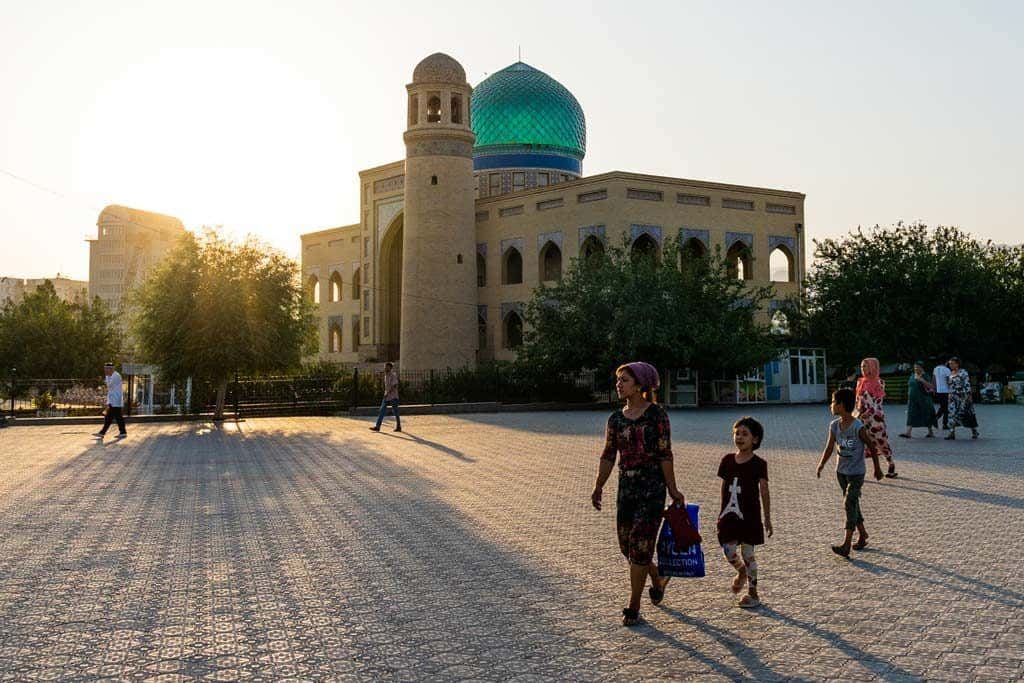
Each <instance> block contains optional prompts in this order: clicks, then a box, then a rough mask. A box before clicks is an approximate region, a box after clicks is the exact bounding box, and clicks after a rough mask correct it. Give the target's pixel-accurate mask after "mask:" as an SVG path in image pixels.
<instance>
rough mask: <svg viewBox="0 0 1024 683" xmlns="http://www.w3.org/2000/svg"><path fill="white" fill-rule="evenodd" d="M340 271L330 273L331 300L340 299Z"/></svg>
mask: <svg viewBox="0 0 1024 683" xmlns="http://www.w3.org/2000/svg"><path fill="white" fill-rule="evenodd" d="M341 285H342V281H341V273H339V272H338V271H334V272H333V273H331V301H341Z"/></svg>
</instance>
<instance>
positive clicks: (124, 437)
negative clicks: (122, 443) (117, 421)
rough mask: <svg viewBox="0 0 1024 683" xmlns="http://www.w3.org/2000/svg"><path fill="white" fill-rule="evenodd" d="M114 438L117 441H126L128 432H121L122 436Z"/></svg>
mask: <svg viewBox="0 0 1024 683" xmlns="http://www.w3.org/2000/svg"><path fill="white" fill-rule="evenodd" d="M114 438H115V439H126V438H128V432H121V433H120V434H118V435H117V436H115V437H114Z"/></svg>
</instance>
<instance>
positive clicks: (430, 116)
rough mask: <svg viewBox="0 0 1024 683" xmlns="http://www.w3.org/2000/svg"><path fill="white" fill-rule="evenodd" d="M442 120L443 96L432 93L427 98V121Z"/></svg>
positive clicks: (435, 121)
mask: <svg viewBox="0 0 1024 683" xmlns="http://www.w3.org/2000/svg"><path fill="white" fill-rule="evenodd" d="M440 120H441V98H440V97H438V96H437V95H431V96H430V99H428V100H427V123H437V122H439V121H440Z"/></svg>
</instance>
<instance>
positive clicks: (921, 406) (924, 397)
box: [900, 361, 936, 439]
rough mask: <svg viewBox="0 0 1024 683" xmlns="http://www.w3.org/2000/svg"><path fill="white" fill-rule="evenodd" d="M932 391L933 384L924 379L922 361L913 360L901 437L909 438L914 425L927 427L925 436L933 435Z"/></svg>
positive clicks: (933, 409)
mask: <svg viewBox="0 0 1024 683" xmlns="http://www.w3.org/2000/svg"><path fill="white" fill-rule="evenodd" d="M934 392H935V385H934V384H932V383H931V382H929V381H928V380H927V379H925V374H924V362H923V361H915V363H914V371H913V372H912V373H911V374H910V379H909V380H907V431H905V432H901V433H900V436H901V437H903V438H904V439H909V438H910V437H911V436H912V435H913V431H914V427H927V428H928V433H927V434H926V435H925V436H927V437H929V438H931V437H933V436H935V434H934V433H933V432H932V430H933V429H934V428H935V426H936V422H935V404H934V403H933V402H932V394H933V393H934Z"/></svg>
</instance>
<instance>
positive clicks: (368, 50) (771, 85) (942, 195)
mask: <svg viewBox="0 0 1024 683" xmlns="http://www.w3.org/2000/svg"><path fill="white" fill-rule="evenodd" d="M286 5H291V6H290V7H289V6H286ZM513 7H514V8H515V9H514V10H513V9H511V8H513ZM1022 35H1024V3H1020V2H972V3H960V2H933V1H920V2H900V3H891V2H860V3H821V2H802V3H797V2H789V3H786V2H783V3H754V2H749V3H719V2H699V3H695V2H679V1H678V0H672V1H669V2H664V3H655V2H644V3H626V2H551V1H550V0H548V1H546V2H531V1H529V0H517V2H515V3H513V4H512V5H509V4H508V3H497V2H494V3H481V2H451V1H448V0H432V1H431V2H400V3H399V2H392V3H377V2H365V1H363V2H348V1H345V0H331V1H322V2H320V1H311V0H295V2H292V3H282V2H274V1H271V0H246V1H245V2H222V1H218V0H198V1H196V0H177V1H176V2H166V1H165V0H159V1H154V0H93V1H91V2H71V1H69V0H68V1H64V2H59V1H54V0H39V1H38V2H26V1H25V0H0V234H2V237H3V249H2V250H0V275H10V276H17V277H39V276H48V275H53V274H55V273H56V272H57V271H60V272H62V273H64V274H67V275H70V276H71V277H76V278H80V279H85V278H86V277H87V276H88V245H87V244H86V243H85V242H84V238H85V236H86V235H87V234H94V233H95V229H96V228H95V223H96V219H97V216H98V214H99V211H100V210H101V209H102V208H103V206H105V205H107V204H115V203H116V204H124V205H128V206H133V207H137V208H140V209H146V210H150V211H157V212H160V213H168V214H171V215H174V216H177V217H179V218H180V219H181V220H182V221H183V222H184V223H185V224H186V226H188V227H189V228H198V227H199V226H201V225H204V224H208V225H214V224H221V225H224V226H225V227H226V228H227V229H229V230H230V231H231V232H233V233H235V234H237V235H242V234H245V233H247V232H252V233H254V234H256V235H258V236H259V237H261V238H263V239H265V240H266V241H268V242H270V243H271V244H273V245H275V246H278V247H280V248H281V249H283V250H285V251H286V252H287V253H289V254H292V255H297V254H298V251H299V238H298V236H299V234H300V233H302V232H308V231H312V230H318V229H322V228H326V227H331V226H336V225H345V224H349V223H353V222H356V221H357V220H358V202H359V191H358V177H357V172H358V171H359V169H363V168H369V167H371V166H376V165H379V164H383V163H388V162H391V161H396V160H398V159H401V158H402V157H403V155H404V147H403V144H402V131H403V129H404V125H405V84H406V83H407V82H408V81H409V80H410V79H411V76H412V69H413V67H414V66H415V65H416V63H417V62H418V61H419V60H420V59H421V58H423V57H424V56H426V55H428V54H430V53H432V52H436V51H442V52H447V53H449V54H451V55H452V56H453V57H455V58H456V59H458V60H459V61H460V62H461V63H462V64H463V66H465V68H466V72H467V74H468V76H469V79H470V82H471V83H472V84H474V85H475V84H476V83H478V82H479V81H480V80H482V79H483V78H484V77H485V76H486V75H487V74H489V73H493V72H494V71H497V70H499V69H501V68H503V67H505V66H507V65H508V64H510V63H512V62H514V61H515V59H516V48H517V46H518V45H521V46H522V51H523V52H522V54H523V60H524V61H525V62H527V63H529V64H531V65H533V66H535V67H537V68H539V69H541V70H543V71H545V72H547V73H548V74H550V75H551V76H553V77H554V78H556V79H557V80H559V81H560V82H561V83H562V84H563V85H565V86H566V87H568V88H569V89H570V90H571V91H572V92H573V93H574V94H575V95H576V97H577V99H579V101H580V103H581V104H582V106H583V109H584V112H585V113H586V116H587V137H588V139H587V147H588V150H587V157H586V159H585V161H584V173H585V174H587V175H591V174H596V173H602V172H605V171H611V170H623V171H633V172H640V173H652V174H659V175H668V176H679V177H684V178H696V179H705V180H715V181H724V182H730V183H738V184H749V185H760V186H767V187H773V188H782V189H791V190H798V191H801V192H804V193H806V194H807V203H806V210H807V215H806V226H807V231H808V234H809V235H810V236H811V237H816V238H822V237H826V236H835V235H839V234H842V233H844V232H846V231H847V230H848V229H850V228H853V227H855V226H857V225H858V224H861V225H865V226H869V225H874V224H876V223H881V224H888V223H892V222H895V221H897V220H900V219H903V220H907V221H910V220H916V219H921V220H924V221H926V222H927V223H929V224H931V225H934V224H938V223H942V224H953V225H959V226H961V227H963V228H965V229H967V230H969V231H971V232H972V233H974V234H976V235H978V236H980V237H983V238H990V239H992V240H995V241H997V242H1012V243H1019V242H1021V241H1022V240H1024V238H1022V231H1021V228H1020V225H1019V219H1018V218H1017V216H1016V215H1015V214H1016V211H1017V210H1018V204H1019V202H1020V200H1021V196H1022V187H1021V185H1022V179H1024V173H1022V165H1024V162H1022V160H1024V126H1022V125H1021V122H1022V121H1024V88H1021V73H1022V67H1024V40H1022V39H1021V36H1022ZM10 174H14V175H16V176H19V177H20V178H24V179H25V180H28V181H30V182H31V183H32V184H29V183H26V182H23V181H21V180H17V179H15V178H13V177H11V175H10Z"/></svg>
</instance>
